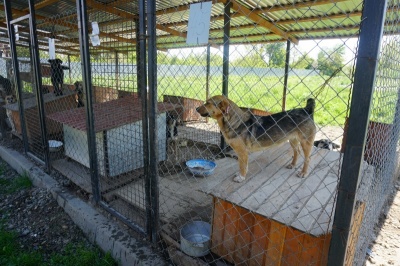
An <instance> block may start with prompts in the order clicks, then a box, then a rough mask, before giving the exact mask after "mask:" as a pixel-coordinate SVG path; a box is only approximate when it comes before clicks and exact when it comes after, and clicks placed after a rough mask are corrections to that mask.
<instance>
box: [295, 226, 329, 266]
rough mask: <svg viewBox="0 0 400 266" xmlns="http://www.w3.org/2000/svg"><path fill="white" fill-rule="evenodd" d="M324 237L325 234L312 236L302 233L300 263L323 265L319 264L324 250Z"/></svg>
mask: <svg viewBox="0 0 400 266" xmlns="http://www.w3.org/2000/svg"><path fill="white" fill-rule="evenodd" d="M325 238H326V236H320V237H314V236H311V235H308V234H304V236H303V244H302V246H301V247H302V250H301V257H300V263H301V265H324V264H321V258H322V252H323V251H324V244H325Z"/></svg>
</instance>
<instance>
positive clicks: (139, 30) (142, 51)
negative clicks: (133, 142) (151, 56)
mask: <svg viewBox="0 0 400 266" xmlns="http://www.w3.org/2000/svg"><path fill="white" fill-rule="evenodd" d="M145 6H146V3H145V0H140V1H139V19H138V20H136V21H135V25H136V34H137V36H138V42H137V43H136V48H137V49H136V65H137V87H138V95H139V97H141V100H142V137H143V165H144V167H143V170H144V176H145V184H144V186H145V187H144V191H145V199H146V233H147V234H150V233H151V231H152V227H151V226H152V224H151V221H152V208H151V203H150V202H151V190H150V186H151V182H150V178H149V164H150V162H149V145H148V143H149V116H148V112H147V109H148V107H147V79H146V77H147V69H146V65H147V63H146V11H145Z"/></svg>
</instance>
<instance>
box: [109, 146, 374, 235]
mask: <svg viewBox="0 0 400 266" xmlns="http://www.w3.org/2000/svg"><path fill="white" fill-rule="evenodd" d="M291 156H292V151H291V148H290V146H289V144H288V143H287V144H284V145H282V146H279V147H275V148H271V149H269V150H267V151H263V152H258V153H253V154H251V155H250V163H249V177H250V178H248V179H247V180H246V181H245V182H243V183H236V182H233V180H232V179H233V177H234V175H235V173H237V171H238V164H237V161H236V160H235V159H233V158H223V159H219V160H217V161H216V163H217V168H216V169H215V172H214V174H213V175H211V176H209V177H206V178H199V177H194V176H192V175H191V174H190V173H189V172H188V171H185V172H183V173H179V174H176V175H171V176H166V177H163V178H160V183H159V187H160V212H161V213H160V215H161V218H162V219H163V220H165V221H170V220H171V219H176V218H178V217H180V216H181V215H182V214H184V213H186V212H189V211H193V210H196V208H198V207H204V206H206V205H210V204H211V203H212V200H211V197H209V196H207V195H210V196H213V197H216V198H219V199H222V200H225V201H228V202H231V203H233V204H236V205H238V206H241V207H243V208H245V209H247V210H249V211H251V212H254V213H258V214H260V215H262V216H265V217H269V218H271V219H273V220H275V221H278V222H280V223H282V224H286V225H288V226H291V227H294V228H297V229H298V230H300V231H303V232H307V233H309V234H312V235H315V236H318V235H321V234H324V233H326V232H328V231H330V229H331V222H332V221H331V220H332V219H330V217H331V216H332V215H333V214H332V210H333V207H334V195H335V193H336V187H337V184H338V174H339V168H338V167H339V156H340V154H339V153H338V152H333V151H328V150H323V149H317V148H315V149H314V150H313V152H312V156H311V163H310V171H309V172H310V174H309V176H308V177H307V178H298V177H297V176H296V173H297V171H299V169H300V167H301V166H302V159H300V160H299V162H298V165H297V169H287V168H286V165H288V164H289V162H290V160H291ZM369 172H370V173H371V174H372V169H371V170H370V171H369ZM142 186H143V184H140V183H132V184H130V185H128V186H125V187H123V188H120V189H117V190H115V191H113V192H111V193H113V194H114V195H115V196H118V197H121V198H124V199H125V200H127V201H128V202H131V203H132V204H135V202H134V201H132V200H131V199H133V198H135V194H136V193H142V191H141V190H140V188H139V187H142ZM210 215H211V214H210Z"/></svg>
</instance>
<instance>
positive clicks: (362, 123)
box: [328, 0, 387, 266]
mask: <svg viewBox="0 0 400 266" xmlns="http://www.w3.org/2000/svg"><path fill="white" fill-rule="evenodd" d="M386 2H387V1H386V0H380V1H376V0H365V1H364V10H363V13H362V19H363V20H362V23H361V27H360V42H359V49H358V55H357V62H356V69H355V75H354V85H353V95H352V101H351V106H350V116H349V127H348V132H347V142H346V148H345V151H344V156H343V164H342V171H341V174H340V182H339V188H338V195H337V202H336V208H335V217H334V221H333V228H332V239H331V244H330V249H329V257H328V265H330V266H334V265H335V266H336V265H343V264H344V262H345V259H346V251H347V245H348V240H349V236H350V229H351V222H352V217H353V209H354V206H355V195H356V191H357V186H358V183H359V179H360V178H359V175H360V169H361V164H362V161H363V154H364V146H365V140H366V135H367V126H368V119H369V113H370V106H371V103H372V94H373V88H374V83H375V75H376V68H377V64H378V54H379V48H380V43H381V39H382V32H383V26H384V20H385V12H386Z"/></svg>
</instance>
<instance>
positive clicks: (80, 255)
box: [0, 164, 117, 266]
mask: <svg viewBox="0 0 400 266" xmlns="http://www.w3.org/2000/svg"><path fill="white" fill-rule="evenodd" d="M4 173H5V166H4V165H3V164H0V176H1V177H0V194H2V195H7V194H11V193H15V192H17V191H20V190H22V189H26V188H30V187H32V182H31V180H30V179H29V177H28V175H27V174H23V175H19V176H17V177H16V178H10V179H5V178H4V177H3V175H4ZM0 214H1V212H0ZM17 238H18V234H17V233H16V232H13V231H7V230H5V228H4V221H0V265H2V266H3V265H4V266H53V265H54V266H109V265H117V263H116V262H115V261H114V259H113V258H112V257H111V255H110V254H109V253H106V254H103V253H102V252H101V250H100V249H99V248H88V247H85V246H84V245H83V244H80V243H78V244H71V243H70V244H68V245H67V246H66V247H65V249H64V250H63V251H62V252H61V253H60V254H51V256H50V259H48V260H45V259H44V256H43V254H41V253H40V250H37V251H34V250H26V249H22V248H20V247H19V245H18V242H17Z"/></svg>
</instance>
